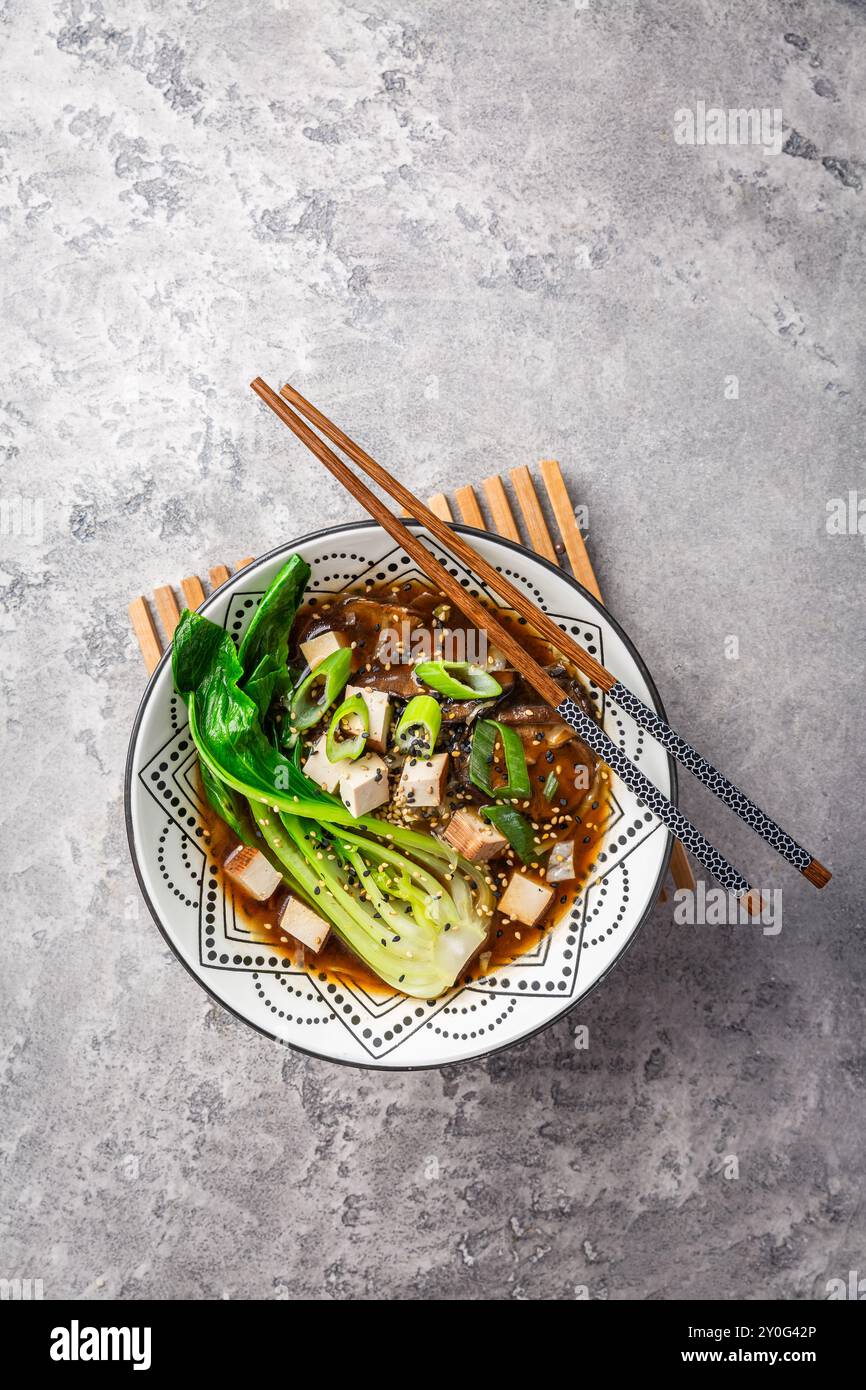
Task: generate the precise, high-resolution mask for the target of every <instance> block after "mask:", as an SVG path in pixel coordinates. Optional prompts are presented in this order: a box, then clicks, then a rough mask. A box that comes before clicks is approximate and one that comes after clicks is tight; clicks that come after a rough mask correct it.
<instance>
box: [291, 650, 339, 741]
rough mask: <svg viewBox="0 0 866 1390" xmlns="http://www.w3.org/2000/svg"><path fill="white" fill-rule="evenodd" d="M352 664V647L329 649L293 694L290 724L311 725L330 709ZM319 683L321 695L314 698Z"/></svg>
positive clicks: (300, 727)
mask: <svg viewBox="0 0 866 1390" xmlns="http://www.w3.org/2000/svg"><path fill="white" fill-rule="evenodd" d="M351 667H352V651H351V648H350V647H341V648H340V650H339V651H337V652H331V655H330V656H326V657H325V659H324V661H320V662H319V664H318V666H317V667H316V668H315V669H314V670H313V671H311V672H310V674H309V675H308V676H307V677H305V679H304V680H302V681H301V684H300V685H299V686H298V688H297V690H296V691H295V693H294V694H293V695H292V710H291V723H292V725H293V727H294V728H295V729H311V728H312V727H313V725H314V724H318V722H319V720H320V719H321V717H322V715H323V714H324V713H325V710H326V709H330V707H331V705H332V704H333V703H334V701H335V700H336V698H337V696H338V695H339V694H340V692H341V690H342V689H343V687H344V685H345V684H346V681H347V680H348V679H349V672H350V670H351ZM320 685H323V686H324V689H323V692H322V695H321V698H320V699H318V700H317V699H315V698H314V697H315V692H316V690H317V689H318V687H319V686H320Z"/></svg>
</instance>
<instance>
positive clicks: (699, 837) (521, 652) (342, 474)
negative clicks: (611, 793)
mask: <svg viewBox="0 0 866 1390" xmlns="http://www.w3.org/2000/svg"><path fill="white" fill-rule="evenodd" d="M251 386H252V389H253V390H254V391H255V393H256V395H258V396H259V397H260V398H261V399H262V400H263V401H264V402H265V404H266V405H267V406H268V407H269V408H270V409H271V410H272V411H273V412H274V414H275V415H276V416H278V418H279V419H280V420H282V422H283V424H285V425H287V426H288V427H289V429H290V430H291V431H292V433H293V434H295V435H296V436H297V438H298V439H300V440H301V442H302V443H303V444H305V445H306V446H307V448H308V449H309V450H310V452H311V453H312V454H314V455H315V456H316V458H318V459H319V461H320V462H321V463H323V464H324V465H325V467H326V468H327V469H328V471H329V473H331V474H332V475H333V476H334V477H335V478H337V480H338V481H339V482H341V483H342V484H343V486H344V487H345V488H346V490H347V491H348V492H349V493H351V495H352V496H353V497H354V498H355V500H356V501H357V502H360V503H361V505H362V507H364V509H365V510H366V511H367V512H369V514H370V516H372V517H373V518H374V520H376V521H378V523H379V525H380V526H381V527H382V529H383V530H384V531H386V532H387V533H388V535H389V536H391V538H392V539H393V540H395V541H396V542H397V544H398V545H399V546H400V547H401V548H402V549H403V550H404V551H405V553H406V554H407V555H409V556H411V558H412V559H413V560H414V561H415V563H416V564H417V565H418V567H419V569H420V570H421V571H422V572H423V573H424V574H426V575H427V576H428V578H430V579H431V580H432V581H433V584H434V585H435V586H437V587H438V588H439V589H440V590H441V591H442V593H443V594H445V595H446V596H447V597H448V598H450V599H451V601H452V602H453V603H454V605H455V606H456V607H457V608H458V609H459V610H460V612H461V613H463V614H464V616H465V617H467V618H468V619H469V621H470V622H471V623H473V624H474V626H475V627H477V628H478V630H479V631H480V632H485V631H486V632H487V633H488V634H489V636H490V637H491V638H492V640H493V642H494V643H495V645H496V646H497V647H498V648H499V649H500V650H501V651H502V653H503V654H504V655H505V656H506V657H507V658H508V660H509V662H510V664H511V666H512V667H513V668H514V670H515V671H519V672H520V674H521V675H522V676H523V677H524V679H525V680H526V681H528V683H529V684H530V685H531V686H532V688H533V689H534V690H536V691H538V693H539V695H540V696H541V698H542V699H543V700H546V701H547V702H548V704H550V705H552V706H553V707H554V708H555V709H556V712H557V714H558V715H559V717H560V718H561V719H562V720H563V721H564V722H565V723H567V724H569V725H570V726H571V727H572V728H573V729H575V730H576V731H577V733H578V734H579V736H580V737H581V738H582V739H583V741H584V743H586V744H587V746H588V747H589V748H590V749H591V750H592V751H593V752H594V753H595V754H596V755H597V756H598V757H599V758H601V760H602V761H603V762H605V763H607V765H608V767H610V768H611V770H612V771H614V772H615V773H617V774H618V776H619V777H620V779H621V780H622V782H623V783H624V784H625V785H626V786H627V787H628V788H629V790H630V791H632V792H633V793H634V795H635V796H636V797H638V799H639V800H641V801H643V802H644V803H645V804H646V805H647V807H650V808H652V811H653V812H654V813H655V815H656V816H658V818H659V819H660V820H661V821H662V822H663V823H664V824H665V825H667V826H668V828H669V829H670V830H673V832H674V834H675V835H677V836H678V837H679V838H680V839H682V840H685V841H686V842H687V843H688V846H689V848H690V849H691V851H692V853H693V854H694V855H695V857H696V858H697V859H699V860H700V862H701V863H702V864H704V865H705V867H706V868H707V869H709V871H710V872H711V873H712V874H713V876H714V877H715V878H716V879H718V881H719V882H720V883H721V884H722V885H723V887H725V888H727V889H728V890H729V891H730V892H733V893H735V894H736V895H737V896H738V897H739V898H743V899H745V900H747V901H754V898H753V893H752V889H751V888H750V887H749V884H748V882H747V881H746V879H744V878H743V876H742V874H740V873H739V872H738V871H737V870H736V869H735V868H734V866H733V865H732V864H729V863H728V861H727V860H726V859H725V858H724V856H723V855H721V854H719V852H718V850H717V849H715V848H714V847H713V846H712V845H711V844H710V842H709V840H707V838H706V837H705V836H704V835H703V834H702V833H701V832H700V830H698V829H697V827H696V826H694V825H692V824H691V823H690V822H689V821H688V820H687V819H686V817H685V816H684V815H683V814H682V812H681V811H680V810H679V809H678V808H677V807H676V806H674V805H673V803H672V802H671V801H669V800H668V798H667V797H666V796H665V795H664V794H663V793H662V792H660V791H659V789H658V787H656V786H654V785H653V783H652V782H651V781H650V780H649V778H648V777H647V776H646V774H645V773H643V772H642V771H641V770H640V768H638V767H636V766H635V765H634V763H632V762H631V760H630V759H629V758H628V757H627V756H626V754H625V753H624V752H623V750H622V749H621V748H620V747H619V746H618V744H616V743H614V742H613V740H612V739H611V738H609V737H608V735H607V734H606V733H605V732H604V730H603V729H602V727H601V726H600V725H599V724H598V723H597V722H596V720H595V719H594V718H593V717H592V715H590V714H587V713H586V711H585V710H583V709H582V708H581V707H580V705H579V704H578V703H577V702H576V701H574V700H573V699H572V698H571V697H570V696H569V695H568V694H567V693H566V691H564V690H563V689H562V687H561V686H560V685H559V683H558V682H557V681H556V680H554V678H553V677H552V676H551V675H550V673H549V672H548V671H546V670H545V669H544V667H543V666H540V665H539V663H538V662H537V661H535V660H534V659H533V658H532V657H531V656H530V655H529V653H528V652H527V651H526V650H525V649H524V647H523V645H522V643H521V642H520V641H519V640H518V639H517V638H516V637H514V636H512V634H511V632H510V631H509V630H508V629H507V628H505V627H503V626H502V625H501V624H500V623H499V621H498V620H497V619H496V618H494V616H493V614H492V613H491V612H490V611H489V610H488V609H486V608H485V607H484V606H483V604H482V603H481V602H480V601H479V600H478V599H476V598H474V597H473V595H472V594H471V592H469V590H468V589H464V588H463V586H462V585H461V584H460V582H459V580H457V579H455V578H454V577H452V575H451V574H450V573H449V571H448V570H447V569H446V568H445V566H444V565H443V564H442V563H441V561H440V560H438V559H437V558H436V556H435V555H433V554H432V553H431V551H430V550H428V549H427V547H426V546H425V545H424V544H423V543H422V541H421V540H419V538H418V537H417V536H416V535H415V534H414V533H413V532H412V531H409V530H408V529H407V527H405V526H404V525H403V523H402V521H400V519H399V517H397V516H395V515H394V513H393V512H391V511H390V510H389V509H388V508H387V507H386V506H385V505H384V503H383V502H381V501H380V499H379V498H378V497H377V496H376V494H375V493H373V492H371V491H370V489H369V488H368V487H367V486H366V484H365V483H363V482H362V481H361V479H360V478H358V477H356V475H355V474H354V473H353V472H352V470H351V469H350V468H349V467H348V465H347V464H346V463H345V462H344V461H343V460H342V459H341V458H339V457H338V455H337V454H335V453H334V451H333V450H332V449H330V448H329V447H328V445H327V444H326V443H325V442H324V440H322V439H320V438H319V436H318V435H317V434H316V433H315V432H314V431H313V430H312V429H310V427H309V425H308V424H307V423H306V421H305V420H304V419H302V417H301V416H300V415H297V414H296V413H295V411H294V410H292V409H291V407H290V406H289V405H288V404H287V403H286V401H284V400H283V399H281V397H280V396H278V395H277V393H276V392H275V391H273V390H272V389H271V388H270V386H268V384H267V382H265V381H263V380H262V379H261V377H256V379H255V380H254V381H253V382H252V383H251ZM334 428H336V427H334ZM355 447H357V446H355ZM377 467H378V465H377ZM390 481H391V482H392V483H393V480H390ZM404 491H405V490H404ZM407 498H408V499H409V500H412V495H411V493H408V494H407ZM414 502H415V505H416V506H417V507H418V509H420V510H422V511H423V512H424V513H426V514H428V515H432V513H430V512H429V508H426V507H422V504H421V503H420V502H418V499H417V498H416V499H414ZM425 524H426V522H425ZM437 524H440V525H441V523H437Z"/></svg>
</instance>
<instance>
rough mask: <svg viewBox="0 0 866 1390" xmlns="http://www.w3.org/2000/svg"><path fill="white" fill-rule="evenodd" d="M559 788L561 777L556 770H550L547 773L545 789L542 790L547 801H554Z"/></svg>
mask: <svg viewBox="0 0 866 1390" xmlns="http://www.w3.org/2000/svg"><path fill="white" fill-rule="evenodd" d="M558 788H559V778H558V777H557V775H556V773H555V772H549V773H548V774H547V781H546V782H545V784H544V791H543V792H542V796H543V797H544V799H545V801H552V800H553V798H554V797H555V796H556V793H557V790H558Z"/></svg>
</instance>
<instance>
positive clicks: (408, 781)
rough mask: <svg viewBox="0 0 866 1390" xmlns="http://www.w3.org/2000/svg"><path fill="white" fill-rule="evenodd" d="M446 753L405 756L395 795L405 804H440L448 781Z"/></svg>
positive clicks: (414, 805) (413, 805)
mask: <svg viewBox="0 0 866 1390" xmlns="http://www.w3.org/2000/svg"><path fill="white" fill-rule="evenodd" d="M448 762H449V758H448V754H447V753H434V754H433V756H432V757H431V758H423V757H422V758H407V759H406V762H405V763H404V764H403V771H402V772H401V773H400V781H399V783H398V784H397V795H398V797H399V798H400V800H401V801H404V802H405V803H406V805H407V806H412V807H419V806H421V807H423V806H441V805H442V802H443V800H444V797H445V783H446V782H447V781H448Z"/></svg>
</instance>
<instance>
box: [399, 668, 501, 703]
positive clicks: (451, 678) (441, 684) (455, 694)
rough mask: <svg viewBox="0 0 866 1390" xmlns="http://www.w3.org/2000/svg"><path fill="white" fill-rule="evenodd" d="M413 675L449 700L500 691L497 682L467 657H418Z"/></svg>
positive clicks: (475, 698)
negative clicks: (422, 658)
mask: <svg viewBox="0 0 866 1390" xmlns="http://www.w3.org/2000/svg"><path fill="white" fill-rule="evenodd" d="M415 677H416V679H417V680H419V681H421V683H422V685H429V686H430V689H431V690H438V692H439V694H440V695H445V696H447V697H448V699H449V700H483V699H488V698H489V697H490V696H491V695H501V694H502V686H501V685H500V684H499V682H498V681H495V680H494V679H493V677H492V676H491V675H490V674H489V672H487V671H485V670H484V668H483V667H482V666H473V665H472V663H471V662H469V661H419V663H418V665H417V666H416V667H415Z"/></svg>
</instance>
